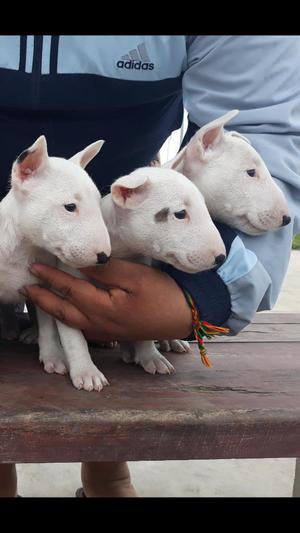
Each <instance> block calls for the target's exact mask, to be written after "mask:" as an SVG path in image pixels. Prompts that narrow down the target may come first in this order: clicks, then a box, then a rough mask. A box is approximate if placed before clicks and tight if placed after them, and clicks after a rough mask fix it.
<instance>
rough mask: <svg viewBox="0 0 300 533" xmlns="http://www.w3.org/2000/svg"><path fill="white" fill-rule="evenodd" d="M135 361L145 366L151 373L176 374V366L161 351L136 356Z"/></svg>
mask: <svg viewBox="0 0 300 533" xmlns="http://www.w3.org/2000/svg"><path fill="white" fill-rule="evenodd" d="M135 362H136V363H138V364H139V365H141V366H142V367H143V369H144V370H146V372H148V373H149V374H174V373H175V368H174V366H173V365H172V364H171V363H170V361H168V359H166V357H164V356H163V355H162V354H161V353H159V352H157V353H154V354H153V355H149V356H143V357H142V356H140V357H136V358H135Z"/></svg>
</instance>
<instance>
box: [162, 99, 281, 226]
mask: <svg viewBox="0 0 300 533" xmlns="http://www.w3.org/2000/svg"><path fill="white" fill-rule="evenodd" d="M238 113H239V111H238V110H233V111H230V112H229V113H226V114H225V115H223V116H221V117H220V118H218V119H216V120H214V121H212V122H209V123H208V124H206V125H205V126H203V127H202V128H200V129H199V130H198V131H197V132H196V133H195V135H194V136H193V137H192V138H191V139H190V141H189V142H188V144H187V145H186V146H185V147H184V148H183V149H182V150H181V151H180V152H179V153H178V154H177V155H176V156H175V157H174V158H173V159H172V160H171V161H168V162H167V163H165V165H163V167H165V168H173V169H175V170H178V172H182V174H184V175H185V176H186V177H187V178H189V179H190V180H191V181H192V182H193V183H194V184H195V185H196V186H197V187H198V189H199V190H200V191H201V193H202V194H203V196H204V199H205V203H206V205H207V207H208V210H209V212H210V215H211V217H212V218H213V220H216V221H219V222H223V223H225V224H227V225H229V226H232V227H233V228H236V229H238V230H240V231H243V232H244V233H247V234H249V235H260V234H262V233H264V232H265V231H269V230H275V229H277V228H280V227H281V226H285V225H286V224H288V223H289V222H290V220H291V219H290V216H289V209H288V204H287V201H286V199H285V196H284V194H283V192H282V191H281V189H280V188H279V187H278V186H277V184H276V183H275V181H274V179H273V178H272V176H271V174H270V172H269V171H268V169H267V167H266V165H265V163H264V161H263V160H262V158H261V156H260V155H259V154H258V152H257V151H256V150H255V149H254V148H253V146H251V143H250V141H249V140H248V139H247V138H246V137H244V136H243V135H241V134H239V133H237V132H235V131H228V132H226V131H225V130H224V125H225V124H226V123H227V122H229V121H230V120H231V119H232V118H234V117H235V116H236V115H237V114H238Z"/></svg>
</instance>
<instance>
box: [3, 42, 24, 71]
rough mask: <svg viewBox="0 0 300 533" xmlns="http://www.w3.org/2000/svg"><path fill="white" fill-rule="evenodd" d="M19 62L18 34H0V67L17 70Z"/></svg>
mask: <svg viewBox="0 0 300 533" xmlns="http://www.w3.org/2000/svg"><path fill="white" fill-rule="evenodd" d="M19 63H20V36H19V35H0V68H8V69H12V70H18V69H19Z"/></svg>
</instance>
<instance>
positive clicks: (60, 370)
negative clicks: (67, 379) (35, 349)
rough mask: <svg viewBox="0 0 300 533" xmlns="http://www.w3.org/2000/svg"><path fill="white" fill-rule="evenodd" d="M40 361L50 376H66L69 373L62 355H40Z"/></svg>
mask: <svg viewBox="0 0 300 533" xmlns="http://www.w3.org/2000/svg"><path fill="white" fill-rule="evenodd" d="M39 359H40V362H41V363H42V364H43V365H44V370H45V372H47V373H48V374H61V375H64V374H67V373H68V369H67V367H66V364H65V362H64V359H63V355H62V354H58V355H57V354H44V355H40V357H39Z"/></svg>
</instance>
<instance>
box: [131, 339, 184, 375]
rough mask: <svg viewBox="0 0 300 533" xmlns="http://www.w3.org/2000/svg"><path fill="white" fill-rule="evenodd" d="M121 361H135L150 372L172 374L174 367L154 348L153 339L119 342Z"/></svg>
mask: <svg viewBox="0 0 300 533" xmlns="http://www.w3.org/2000/svg"><path fill="white" fill-rule="evenodd" d="M121 350H123V351H124V353H123V361H125V363H132V362H135V363H137V364H139V365H141V366H142V367H143V369H144V370H146V372H149V373H150V374H156V373H157V374H173V373H174V372H175V368H174V367H173V365H171V363H170V362H169V361H168V359H166V357H164V356H163V355H162V354H161V353H160V352H159V351H158V349H157V348H156V346H155V344H154V342H153V341H136V342H132V343H131V342H130V343H129V342H127V343H121Z"/></svg>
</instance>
